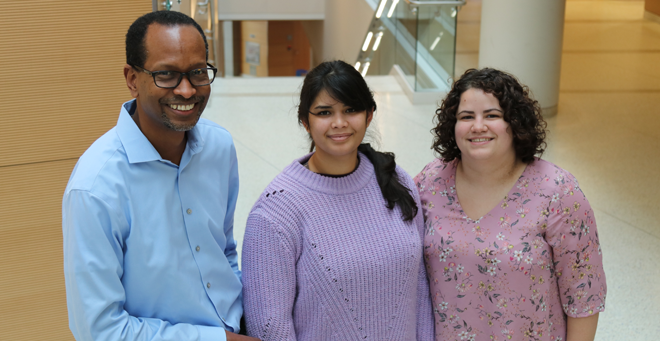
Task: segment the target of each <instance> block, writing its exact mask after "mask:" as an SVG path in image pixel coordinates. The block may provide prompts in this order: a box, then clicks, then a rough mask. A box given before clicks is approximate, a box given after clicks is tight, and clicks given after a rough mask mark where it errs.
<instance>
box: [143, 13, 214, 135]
mask: <svg viewBox="0 0 660 341" xmlns="http://www.w3.org/2000/svg"><path fill="white" fill-rule="evenodd" d="M144 47H145V50H146V60H145V63H144V65H143V68H144V69H146V70H150V71H178V72H188V71H190V70H193V69H198V68H205V67H206V48H205V45H204V40H203V39H202V36H201V34H200V33H199V31H197V29H195V27H193V26H191V25H174V26H165V25H160V24H151V25H149V28H148V29H147V34H146V36H145V40H144ZM134 71H135V72H136V74H135V77H136V79H135V80H136V83H135V85H136V91H135V93H134V94H133V96H134V97H136V98H137V110H136V113H137V114H138V118H139V122H140V128H141V129H142V131H143V132H144V133H145V135H146V134H147V131H150V132H157V131H163V130H165V131H179V132H181V131H187V130H190V129H192V128H193V127H194V126H195V124H196V123H197V121H198V120H199V117H200V116H201V115H202V111H203V110H204V107H205V106H206V103H207V102H208V98H209V95H210V93H211V86H210V85H206V86H198V87H195V86H193V85H192V84H190V81H189V80H188V78H187V77H185V76H184V77H183V79H182V80H181V83H179V85H178V86H177V87H176V88H174V89H163V88H159V87H157V86H156V84H155V83H154V80H153V78H152V76H151V75H149V74H147V73H144V72H139V71H137V70H135V69H134Z"/></svg>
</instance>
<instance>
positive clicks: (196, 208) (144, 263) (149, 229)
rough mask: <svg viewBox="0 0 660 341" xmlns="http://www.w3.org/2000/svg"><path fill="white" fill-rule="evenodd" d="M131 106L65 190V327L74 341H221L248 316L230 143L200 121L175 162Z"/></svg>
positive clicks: (87, 155) (87, 156)
mask: <svg viewBox="0 0 660 341" xmlns="http://www.w3.org/2000/svg"><path fill="white" fill-rule="evenodd" d="M134 110H135V101H134V100H133V101H129V102H126V103H124V105H123V106H122V109H121V113H120V114H119V120H118V122H117V126H116V127H114V128H113V129H111V130H110V131H108V132H107V133H106V134H105V135H103V136H102V137H101V138H99V139H98V140H97V141H96V142H94V144H92V146H91V147H89V149H88V150H87V151H86V152H85V154H83V156H81V157H80V160H79V161H78V163H77V164H76V167H75V168H74V170H73V173H72V174H71V178H70V179H69V183H68V185H67V187H66V191H65V193H64V199H63V203H62V227H63V233H64V274H65V278H66V293H67V306H68V310H69V326H70V328H71V331H72V332H73V335H74V336H75V338H76V339H77V340H113V341H114V340H176V341H185V340H214V341H216V340H225V329H226V330H229V331H234V332H238V329H239V322H240V318H241V315H242V314H243V308H242V296H241V290H242V285H241V281H240V277H241V274H240V271H239V270H238V259H237V253H236V241H235V240H234V237H233V220H234V208H235V206H236V198H237V196H238V168H237V161H236V151H235V149H234V144H233V141H232V139H231V136H230V135H229V133H228V132H227V131H226V130H225V129H223V128H222V127H220V126H218V125H217V124H215V123H212V122H210V121H208V120H205V119H200V120H199V122H198V123H197V125H196V126H195V127H194V128H193V129H192V130H190V131H189V132H188V133H187V137H188V142H187V145H186V149H185V151H184V153H183V157H182V159H181V163H180V165H179V166H177V165H175V164H173V163H171V162H170V161H167V160H163V159H162V158H161V157H160V155H159V154H158V152H157V151H156V149H155V148H154V147H153V146H152V145H151V143H150V142H149V140H147V138H146V137H145V136H144V135H143V134H142V132H141V131H140V129H139V128H138V127H137V125H136V124H135V122H134V121H133V119H132V118H131V114H132V113H133V112H134Z"/></svg>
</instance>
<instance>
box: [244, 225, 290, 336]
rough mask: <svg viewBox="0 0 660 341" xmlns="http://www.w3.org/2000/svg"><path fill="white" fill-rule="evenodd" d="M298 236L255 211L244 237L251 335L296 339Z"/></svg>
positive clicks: (248, 322)
mask: <svg viewBox="0 0 660 341" xmlns="http://www.w3.org/2000/svg"><path fill="white" fill-rule="evenodd" d="M295 244H296V239H295V237H294V236H292V235H291V234H288V233H286V232H285V231H284V229H282V228H281V227H279V226H278V225H276V224H275V223H273V222H271V221H270V220H268V219H266V218H264V217H262V216H260V215H258V214H251V215H250V216H249V217H248V220H247V226H246V228H245V239H244V240H243V260H242V262H243V294H244V299H245V300H244V307H245V321H246V324H247V331H248V335H250V336H253V337H258V338H260V339H261V340H264V341H268V340H278V341H279V340H291V341H293V340H296V333H295V328H294V325H293V304H294V301H295V299H296V258H297V257H296V250H297V247H296V245H295Z"/></svg>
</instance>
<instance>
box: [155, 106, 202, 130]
mask: <svg viewBox="0 0 660 341" xmlns="http://www.w3.org/2000/svg"><path fill="white" fill-rule="evenodd" d="M200 116H202V112H201V111H200V112H199V113H198V114H197V117H196V118H195V122H192V123H186V124H175V123H174V122H172V121H171V120H170V118H169V117H167V115H166V114H165V113H164V112H163V113H162V114H161V116H160V118H161V119H162V120H163V124H164V125H165V126H166V127H167V128H169V129H172V130H174V131H188V130H190V129H192V128H194V127H195V125H196V124H197V122H198V121H199V117H200Z"/></svg>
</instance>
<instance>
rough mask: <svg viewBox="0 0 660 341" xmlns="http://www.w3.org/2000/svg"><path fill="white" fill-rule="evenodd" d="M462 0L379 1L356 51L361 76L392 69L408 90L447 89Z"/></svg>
mask: <svg viewBox="0 0 660 341" xmlns="http://www.w3.org/2000/svg"><path fill="white" fill-rule="evenodd" d="M463 5H465V1H413V0H402V1H399V0H380V2H379V3H378V7H377V8H376V13H375V14H374V17H373V18H372V20H371V24H370V26H369V31H368V32H367V34H366V36H365V40H364V43H363V45H362V48H361V50H360V54H359V56H358V60H357V62H356V63H355V67H356V69H358V71H360V72H362V74H363V75H386V74H391V73H394V74H395V75H396V74H398V76H400V77H401V78H403V79H405V81H406V83H407V84H408V85H409V86H410V89H412V91H414V92H447V91H448V90H449V88H450V87H451V82H452V77H453V74H454V62H455V56H456V14H457V13H458V11H459V10H460V7H461V6H463Z"/></svg>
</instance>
